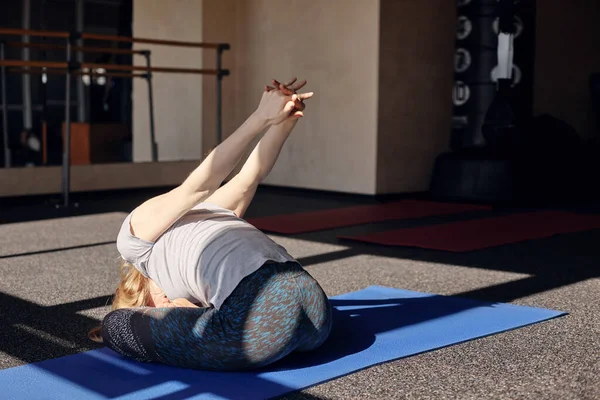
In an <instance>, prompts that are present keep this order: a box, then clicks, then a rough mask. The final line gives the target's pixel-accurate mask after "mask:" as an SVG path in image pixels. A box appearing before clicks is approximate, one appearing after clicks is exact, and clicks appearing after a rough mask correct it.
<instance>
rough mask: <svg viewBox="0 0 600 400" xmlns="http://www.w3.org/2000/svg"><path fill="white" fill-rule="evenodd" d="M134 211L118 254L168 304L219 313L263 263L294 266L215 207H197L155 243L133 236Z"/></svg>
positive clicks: (232, 216)
mask: <svg viewBox="0 0 600 400" xmlns="http://www.w3.org/2000/svg"><path fill="white" fill-rule="evenodd" d="M133 212H135V210H134V211H132V212H131V213H130V214H129V215H128V216H127V217H126V218H125V221H124V222H123V225H122V226H121V229H120V231H119V234H118V237H117V249H118V250H119V253H121V257H122V258H123V259H124V260H126V261H128V262H129V263H131V264H133V265H134V266H135V267H136V268H137V269H138V270H139V271H140V272H141V273H142V274H143V275H144V276H146V277H148V278H150V279H152V280H153V281H154V283H156V284H157V285H158V286H159V287H160V288H161V289H162V290H163V291H164V292H165V294H166V295H167V297H168V298H169V299H171V300H173V299H176V298H185V299H188V300H189V301H191V302H193V303H201V304H202V305H204V306H210V305H212V306H214V307H215V308H217V309H218V308H220V307H221V305H222V304H223V302H224V301H225V299H227V297H228V296H229V295H230V294H231V293H232V292H233V290H234V289H235V288H236V286H237V285H238V284H239V283H240V281H241V280H242V279H244V277H246V276H248V275H250V274H251V273H253V272H254V271H256V270H257V269H259V268H260V267H261V266H262V265H263V264H264V263H265V262H267V261H274V262H288V261H292V262H293V261H295V260H294V259H293V258H292V256H290V255H289V254H288V252H287V251H286V250H285V249H284V248H283V247H282V246H280V245H278V244H277V243H275V242H274V241H273V240H271V239H270V238H269V237H268V236H266V235H265V234H264V233H262V232H261V231H259V230H258V229H256V228H255V227H254V226H252V225H250V224H249V223H247V222H246V221H244V220H243V219H241V218H238V217H237V216H236V215H235V214H234V213H233V212H232V211H230V210H227V209H224V208H221V207H218V206H216V205H213V204H209V203H200V204H198V205H197V206H195V207H194V208H193V209H192V210H191V211H190V212H188V213H187V214H186V215H184V216H183V217H182V218H180V219H179V220H178V221H177V222H175V223H174V224H173V225H172V226H171V227H170V228H169V229H168V230H167V231H166V232H165V233H164V234H162V235H161V236H160V237H159V238H158V239H157V240H156V242H149V241H146V240H142V239H140V238H138V237H136V236H134V235H132V234H131V230H130V221H131V216H132V214H133Z"/></svg>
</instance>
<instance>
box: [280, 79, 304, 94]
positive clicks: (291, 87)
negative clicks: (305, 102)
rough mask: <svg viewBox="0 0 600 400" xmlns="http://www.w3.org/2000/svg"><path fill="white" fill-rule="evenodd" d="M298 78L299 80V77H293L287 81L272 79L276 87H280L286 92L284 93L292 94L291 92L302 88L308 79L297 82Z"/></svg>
mask: <svg viewBox="0 0 600 400" xmlns="http://www.w3.org/2000/svg"><path fill="white" fill-rule="evenodd" d="M297 80H298V78H292V79H290V80H289V81H287V82H285V83H281V82H279V81H278V80H277V79H272V83H273V86H275V87H276V88H279V89H280V90H281V91H282V92H284V94H286V95H290V94H292V93H294V92H296V91H298V90H300V89H302V88H303V87H304V86H306V83H307V82H306V79H303V80H301V81H298V82H297Z"/></svg>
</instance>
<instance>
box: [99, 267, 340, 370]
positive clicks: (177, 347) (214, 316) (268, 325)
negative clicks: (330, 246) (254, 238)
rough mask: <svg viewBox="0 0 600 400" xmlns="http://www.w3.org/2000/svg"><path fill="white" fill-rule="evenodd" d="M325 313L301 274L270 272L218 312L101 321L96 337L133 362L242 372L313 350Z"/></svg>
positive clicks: (128, 313) (125, 315)
mask: <svg viewBox="0 0 600 400" xmlns="http://www.w3.org/2000/svg"><path fill="white" fill-rule="evenodd" d="M329 311H330V310H329V305H328V302H327V300H326V297H325V296H324V293H322V290H321V289H320V287H319V286H318V284H316V282H315V281H314V280H313V279H312V278H311V277H310V276H309V275H308V273H307V272H306V271H304V270H303V269H302V268H301V267H300V266H298V265H295V264H281V265H280V264H269V265H265V266H263V267H262V268H261V269H260V270H258V271H257V272H255V273H254V274H252V275H250V276H249V277H247V278H245V279H244V280H243V281H242V282H241V283H240V285H238V287H237V288H236V290H235V291H234V292H233V293H232V294H231V296H229V298H228V299H227V300H226V301H225V303H224V304H223V306H222V307H221V309H220V310H216V309H214V308H206V309H198V308H163V309H152V308H146V309H141V310H140V309H138V310H116V311H113V312H112V313H110V314H109V315H108V316H107V317H106V319H105V322H104V324H103V325H104V328H103V336H104V338H105V343H107V346H108V347H110V348H113V349H114V350H116V351H118V352H120V353H121V354H124V355H126V356H128V357H131V358H134V359H137V360H140V361H153V362H161V363H164V364H170V365H176V366H180V367H187V368H198V369H207V370H243V369H250V368H257V367H261V366H264V365H268V364H271V363H273V362H275V361H277V360H279V359H281V358H283V357H285V356H286V355H288V354H289V353H291V352H293V351H294V350H311V349H314V348H316V347H318V346H319V345H320V344H321V343H322V342H323V341H324V340H325V339H326V337H327V335H328V334H329V330H330V325H331V319H330V318H331V316H330V314H331V313H330V312H329ZM117 322H118V323H117Z"/></svg>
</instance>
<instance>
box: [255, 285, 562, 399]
mask: <svg viewBox="0 0 600 400" xmlns="http://www.w3.org/2000/svg"><path fill="white" fill-rule="evenodd" d="M369 288H374V289H398V290H405V291H409V292H413V290H409V289H401V288H394V287H391V286H381V285H371V286H367V287H364V288H362V289H358V290H355V292H358V291H360V290H366V289H369ZM414 292H415V293H420V294H428V295H431V296H443V297H451V298H458V299H462V300H470V301H473V302H478V303H488V304H490V303H492V302H490V301H486V300H476V299H471V298H469V297H461V296H445V295H440V294H434V293H428V292H418V291H414ZM348 293H352V292H348ZM344 294H347V293H343V294H341V295H344ZM341 295H340V296H341ZM336 297H337V296H333V297H331V298H332V299H335V298H336ZM501 304H503V305H510V306H514V307H519V308H523V307H526V308H534V309H538V310H546V311H550V312H554V313H556V314H555V315H554V316H551V317H548V318H545V319H543V320H541V321H535V322H531V323H528V324H525V325H520V326H517V327H514V328H510V329H504V330H501V331H498V332H494V333H490V334H488V335H482V336H477V337H474V338H470V339H466V340H461V341H458V342H454V343H452V344H449V345H447V346H441V347H436V348H435V349H430V350H424V351H421V352H419V353H414V354H411V355H409V356H404V357H399V358H395V359H393V360H388V361H382V362H379V363H375V364H371V365H368V366H366V367H364V368H359V369H356V370H354V371H352V372H350V373H347V374H343V375H339V376H336V377H335V378H331V379H326V380H323V381H320V382H318V383H315V384H313V385H309V386H305V387H303V388H302V389H298V390H291V391H289V392H287V393H284V394H281V395H278V396H274V397H268V398H267V399H268V400H274V399H281V398H283V397H285V396H288V395H290V394H292V393H299V392H302V391H303V390H306V389H310V388H313V387H316V386H319V385H323V384H325V383H328V382H332V381H335V380H337V379H340V378H343V377H346V376H348V375H352V374H355V373H357V372H361V371H364V370H367V369H369V368H373V367H376V366H379V365H383V364H387V363H391V362H396V361H398V360H403V359H405V358H410V357H414V356H418V355H421V354H425V353H431V352H434V351H437V350H442V349H445V348H448V347H452V346H456V345H459V344H463V343H467V342H471V341H473V340H477V339H483V338H486V337H490V336H495V335H498V334H501V333H506V332H510V331H515V330H517V329H521V328H525V327H526V326H531V325H536V324H541V323H544V322H548V321H551V320H554V319H557V318H560V317H564V316H567V315H569V313H568V312H566V311H559V310H554V309H549V308H544V307H533V306H524V305H519V304H512V303H501Z"/></svg>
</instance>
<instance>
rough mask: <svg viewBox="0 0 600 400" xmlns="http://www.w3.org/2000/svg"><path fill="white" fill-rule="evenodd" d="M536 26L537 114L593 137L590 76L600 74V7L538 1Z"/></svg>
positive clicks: (587, 0) (591, 0) (590, 2)
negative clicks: (544, 115) (556, 119)
mask: <svg viewBox="0 0 600 400" xmlns="http://www.w3.org/2000/svg"><path fill="white" fill-rule="evenodd" d="M567 3H568V4H567ZM536 24H537V27H536V66H535V92H534V93H535V94H534V96H535V100H534V112H535V114H540V113H550V114H552V115H554V116H556V117H558V118H561V119H564V120H565V121H566V122H568V123H569V124H570V125H572V126H573V127H574V128H575V129H576V130H577V131H578V132H579V133H580V135H581V136H583V137H590V136H591V135H592V133H593V128H592V127H593V124H592V117H591V109H590V89H589V76H590V73H592V72H600V5H599V4H598V1H596V0H571V1H569V2H565V1H562V0H538V1H537V18H536Z"/></svg>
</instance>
